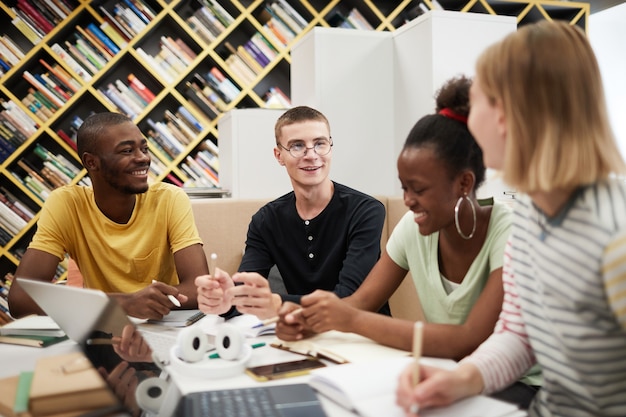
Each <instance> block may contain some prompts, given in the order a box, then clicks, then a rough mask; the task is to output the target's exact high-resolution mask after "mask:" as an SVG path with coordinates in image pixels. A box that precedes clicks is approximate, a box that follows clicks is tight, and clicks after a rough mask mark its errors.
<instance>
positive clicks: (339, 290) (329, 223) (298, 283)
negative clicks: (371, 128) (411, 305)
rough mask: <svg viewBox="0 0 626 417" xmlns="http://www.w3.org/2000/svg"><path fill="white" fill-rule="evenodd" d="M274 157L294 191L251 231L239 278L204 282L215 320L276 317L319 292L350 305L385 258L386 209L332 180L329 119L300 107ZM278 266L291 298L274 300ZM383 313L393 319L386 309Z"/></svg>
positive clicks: (218, 274)
mask: <svg viewBox="0 0 626 417" xmlns="http://www.w3.org/2000/svg"><path fill="white" fill-rule="evenodd" d="M274 134H275V136H276V147H275V148H274V156H275V158H276V160H277V161H278V163H279V164H280V165H282V166H284V167H285V168H286V170H287V174H288V175H289V178H290V179H291V184H292V186H293V191H292V192H289V193H287V194H285V195H283V196H282V197H279V198H278V199H276V200H274V201H272V202H270V203H268V204H266V205H265V206H263V207H262V208H261V209H260V210H259V211H258V212H257V213H256V214H255V215H254V216H253V217H252V220H251V222H250V225H249V228H248V235H247V240H246V249H245V252H244V256H243V259H242V261H241V265H240V266H239V272H237V273H236V274H234V275H233V276H232V279H231V277H230V276H228V274H227V273H226V272H224V271H221V270H219V269H217V270H216V271H210V272H211V274H213V275H203V276H200V277H198V278H196V285H197V286H198V307H199V308H200V309H201V310H202V311H204V312H205V313H208V314H225V313H235V312H236V311H238V312H240V313H247V314H254V315H256V316H258V317H259V318H262V319H263V318H269V317H274V316H276V314H277V312H278V309H279V307H280V305H281V304H282V302H283V301H293V302H296V303H299V302H300V297H301V296H302V295H305V294H309V293H311V292H313V291H314V290H316V289H324V290H327V291H333V292H334V293H335V294H337V296H339V297H340V298H341V297H347V296H348V295H350V294H352V293H353V292H354V291H355V290H356V289H357V288H358V287H359V285H361V282H363V280H364V279H365V277H366V276H367V274H368V273H369V271H370V269H371V268H372V267H373V266H374V264H375V263H376V261H377V260H378V258H379V256H380V237H381V233H382V228H383V223H384V220H385V208H384V206H383V204H382V203H381V202H380V201H378V200H376V199H375V198H373V197H370V196H368V195H366V194H363V193H361V192H359V191H356V190H353V189H351V188H349V187H346V186H345V185H342V184H339V183H336V182H334V181H332V180H331V179H330V178H329V173H330V165H331V160H332V147H333V141H332V138H331V136H330V125H329V123H328V120H327V118H326V117H325V116H324V115H323V114H322V113H320V112H319V111H317V110H315V109H312V108H310V107H306V106H299V107H294V108H292V109H289V110H287V111H286V112H285V113H284V114H283V115H281V116H280V117H279V118H278V120H277V122H276V125H275V128H274ZM274 266H276V267H277V269H278V271H279V272H280V275H281V277H282V279H283V282H284V284H285V288H286V291H287V293H286V294H277V293H272V291H271V289H270V286H269V282H268V279H267V277H268V276H269V273H270V269H271V268H272V267H274ZM381 312H382V313H385V314H389V307H388V305H385V306H383V307H382V309H381Z"/></svg>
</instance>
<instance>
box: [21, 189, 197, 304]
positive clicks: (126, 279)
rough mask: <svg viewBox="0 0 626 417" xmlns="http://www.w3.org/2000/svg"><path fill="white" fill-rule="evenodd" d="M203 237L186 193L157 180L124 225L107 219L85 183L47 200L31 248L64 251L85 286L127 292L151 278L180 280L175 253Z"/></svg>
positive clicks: (59, 253)
mask: <svg viewBox="0 0 626 417" xmlns="http://www.w3.org/2000/svg"><path fill="white" fill-rule="evenodd" d="M196 243H200V244H202V240H201V239H200V236H199V234H198V230H197V228H196V224H195V222H194V218H193V212H192V211H191V203H190V201H189V198H188V197H187V195H186V194H185V192H184V191H183V190H182V189H180V188H178V187H176V186H173V185H171V184H165V183H157V184H153V185H151V186H150V188H149V190H148V191H147V192H145V193H143V194H137V202H136V204H135V208H134V210H133V213H132V215H131V218H130V220H129V221H128V223H126V224H119V223H115V222H113V221H111V220H110V219H109V218H108V217H106V216H105V215H104V214H102V212H101V211H100V209H99V208H98V206H97V205H96V202H95V200H94V195H93V190H92V189H91V188H90V187H83V186H78V185H68V186H64V187H60V188H58V189H56V190H54V191H53V192H52V193H51V194H50V196H49V197H48V199H47V200H46V202H45V204H44V206H43V209H42V210H41V215H40V217H39V221H38V222H37V232H36V233H35V236H34V237H33V240H32V242H31V243H30V246H29V247H30V248H34V249H39V250H41V251H45V252H48V253H50V254H52V255H55V256H57V257H58V258H59V259H63V257H64V255H65V254H66V253H68V254H69V255H70V257H72V258H73V259H74V260H75V261H76V264H77V265H78V267H79V268H80V271H81V273H82V275H83V277H84V286H85V287H87V288H96V289H100V290H102V291H104V292H122V293H132V292H135V291H138V290H140V289H142V288H144V287H145V286H146V285H149V284H150V283H151V281H152V280H153V279H155V280H158V281H163V282H165V283H168V284H171V285H176V284H178V283H179V281H178V275H177V273H176V267H175V265H174V255H173V254H174V253H175V252H176V251H178V250H180V249H184V248H186V247H188V246H191V245H193V244H196Z"/></svg>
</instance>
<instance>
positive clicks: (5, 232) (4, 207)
mask: <svg viewBox="0 0 626 417" xmlns="http://www.w3.org/2000/svg"><path fill="white" fill-rule="evenodd" d="M34 217H35V213H34V212H33V211H32V210H31V209H30V208H29V207H27V206H26V205H25V204H24V203H22V202H21V201H20V200H19V199H18V198H17V197H15V195H13V194H12V193H11V192H9V191H8V190H7V189H6V188H5V187H0V244H2V245H6V244H7V243H8V242H9V241H11V239H13V237H14V236H15V235H16V234H18V233H19V232H20V231H21V230H22V229H23V228H24V227H26V225H27V224H28V223H29V222H30V221H31V220H32V219H33V218H34Z"/></svg>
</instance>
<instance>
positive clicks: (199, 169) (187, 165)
mask: <svg viewBox="0 0 626 417" xmlns="http://www.w3.org/2000/svg"><path fill="white" fill-rule="evenodd" d="M207 154H211V153H210V152H197V153H196V155H195V157H193V158H192V157H191V156H190V155H188V156H187V157H185V161H184V162H181V164H180V168H181V169H182V170H183V172H184V173H185V174H187V175H188V178H187V179H185V180H184V182H183V184H184V186H185V187H190V186H195V187H208V188H220V183H219V177H218V173H217V171H215V169H214V168H212V167H211V165H210V164H209V161H210V159H204V158H205V157H206V156H207ZM211 155H212V154H211Z"/></svg>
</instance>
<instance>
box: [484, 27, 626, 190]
mask: <svg viewBox="0 0 626 417" xmlns="http://www.w3.org/2000/svg"><path fill="white" fill-rule="evenodd" d="M476 76H477V78H478V79H479V80H480V83H481V86H482V88H483V90H484V92H485V94H486V95H487V97H488V98H489V99H490V100H491V101H492V103H497V102H499V103H501V105H502V107H503V109H504V114H505V117H506V125H507V138H506V141H507V142H506V147H505V149H506V150H505V156H504V163H503V170H502V171H503V172H502V174H503V180H504V181H505V182H506V183H507V184H509V185H511V186H513V187H515V188H517V190H518V191H521V192H526V193H529V192H535V191H544V192H545V191H550V190H555V189H572V188H576V187H578V186H581V185H585V184H591V183H594V182H597V181H600V180H603V179H606V178H607V177H608V176H609V175H610V174H611V173H616V174H622V173H624V171H625V165H624V160H623V159H622V157H621V154H620V151H619V149H618V147H617V144H616V141H615V137H614V135H613V132H612V130H611V127H610V124H609V119H608V115H607V111H606V102H605V96H604V90H603V87H602V79H601V76H600V70H599V67H598V63H597V61H596V58H595V55H594V53H593V50H592V49H591V45H590V44H589V42H588V40H587V38H586V36H585V34H584V32H583V31H582V30H580V29H579V28H578V27H575V26H570V25H569V24H567V23H565V22H556V21H542V22H539V23H535V24H531V25H526V26H523V27H521V28H520V29H518V31H517V32H515V33H512V34H510V35H509V36H507V37H506V38H505V39H503V40H502V41H500V42H498V43H496V44H494V45H492V46H491V47H489V48H488V49H487V50H486V51H485V52H483V53H482V55H481V56H480V57H479V59H478V61H477V65H476Z"/></svg>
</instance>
